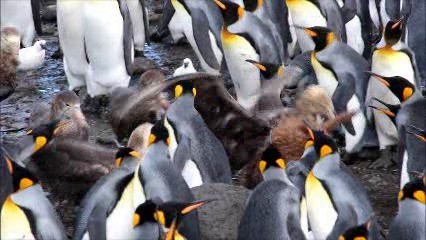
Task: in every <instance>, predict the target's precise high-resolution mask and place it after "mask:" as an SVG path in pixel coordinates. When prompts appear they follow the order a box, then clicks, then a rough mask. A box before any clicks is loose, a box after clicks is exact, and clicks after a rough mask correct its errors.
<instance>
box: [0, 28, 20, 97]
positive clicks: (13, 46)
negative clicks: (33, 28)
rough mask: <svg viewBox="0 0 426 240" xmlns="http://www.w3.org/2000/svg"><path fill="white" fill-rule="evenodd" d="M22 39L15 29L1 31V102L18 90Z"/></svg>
mask: <svg viewBox="0 0 426 240" xmlns="http://www.w3.org/2000/svg"><path fill="white" fill-rule="evenodd" d="M19 44H20V37H19V33H18V31H17V30H16V29H15V28H10V27H9V28H4V29H2V30H1V45H0V46H1V47H0V51H1V54H0V101H3V100H4V99H6V98H7V97H9V96H10V95H11V94H12V93H13V92H14V91H15V88H16V85H17V83H16V66H17V65H18V55H19Z"/></svg>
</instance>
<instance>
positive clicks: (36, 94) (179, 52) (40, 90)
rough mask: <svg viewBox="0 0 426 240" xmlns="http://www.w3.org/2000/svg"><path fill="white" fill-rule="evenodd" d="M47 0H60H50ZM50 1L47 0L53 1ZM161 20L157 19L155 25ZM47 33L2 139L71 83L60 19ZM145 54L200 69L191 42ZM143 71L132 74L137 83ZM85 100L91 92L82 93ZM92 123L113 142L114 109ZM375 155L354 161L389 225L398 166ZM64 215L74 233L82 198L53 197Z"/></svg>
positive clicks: (94, 132) (12, 102)
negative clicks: (382, 164) (376, 160)
mask: <svg viewBox="0 0 426 240" xmlns="http://www.w3.org/2000/svg"><path fill="white" fill-rule="evenodd" d="M47 2H50V3H51V2H54V1H52V0H47ZM47 2H45V3H44V5H47ZM160 11H161V5H159V4H158V3H157V2H156V1H154V0H152V4H151V5H150V15H151V19H153V20H156V19H158V17H159V15H158V13H159V12H160ZM153 26H155V22H153V23H151V27H153ZM43 31H44V34H43V35H42V36H40V38H42V39H45V40H47V54H46V61H45V63H44V65H43V67H42V68H40V69H38V70H34V71H31V72H25V73H22V72H20V73H18V87H17V89H16V91H15V93H14V94H12V95H11V96H10V97H9V98H8V99H7V100H5V101H3V102H2V103H1V108H0V113H1V117H0V130H1V141H2V142H3V143H6V144H10V143H13V142H15V141H16V140H18V139H19V138H20V137H21V136H22V135H24V134H25V129H26V127H27V124H28V119H29V116H30V113H31V109H32V108H33V107H34V106H35V105H36V104H39V103H40V102H48V101H50V98H51V96H52V95H53V94H54V93H56V92H59V91H62V90H65V89H67V82H66V77H65V73H64V70H63V64H62V59H55V58H53V57H52V55H53V54H54V52H55V51H56V50H57V49H58V47H59V42H58V37H57V28H56V23H55V22H54V21H46V20H44V22H43ZM145 49H146V50H145V57H146V58H147V59H150V60H152V62H153V63H154V65H155V66H156V67H160V68H161V69H163V70H164V71H165V72H166V73H167V74H168V76H170V75H171V74H172V73H173V69H175V68H176V67H177V66H178V65H180V64H181V63H182V60H183V59H184V58H187V57H189V58H191V59H192V60H193V61H194V65H195V67H196V68H197V69H200V65H199V63H198V62H197V59H196V57H195V55H194V53H193V51H192V49H191V47H190V46H189V45H187V44H181V45H171V44H167V43H151V44H150V45H148V46H146V48H145ZM136 79H138V76H134V77H133V78H132V84H134V83H135V81H136ZM79 95H80V97H81V99H82V101H83V100H84V98H85V97H86V96H85V93H84V91H81V92H80V93H79ZM85 115H86V117H87V120H88V122H89V124H90V126H91V131H90V141H91V142H98V143H99V144H107V145H109V146H111V143H112V140H113V139H114V134H113V133H112V130H111V127H110V126H109V124H108V109H105V111H104V112H102V113H101V114H92V113H85ZM370 163H371V161H369V160H368V161H355V162H354V163H353V164H352V165H350V166H349V167H350V168H351V169H352V171H353V172H354V173H355V174H356V175H357V177H358V178H359V179H360V181H361V182H362V183H363V184H364V186H365V187H366V188H367V191H368V193H369V195H370V198H371V201H372V203H373V206H374V209H375V212H376V215H377V216H378V220H379V222H380V223H381V225H382V226H383V227H384V228H385V229H387V228H388V226H389V224H390V222H391V220H392V219H393V216H394V215H395V214H396V212H397V193H398V178H399V177H398V176H399V174H398V171H397V169H396V167H392V168H390V169H387V170H372V169H369V168H368V165H369V164H370ZM52 200H53V202H54V205H55V207H56V208H57V210H58V213H59V215H60V216H61V219H62V220H63V221H64V224H65V225H66V228H67V232H68V234H71V232H72V225H73V221H74V215H75V207H76V204H77V203H78V201H79V199H78V198H77V197H75V198H73V199H57V198H53V199H52Z"/></svg>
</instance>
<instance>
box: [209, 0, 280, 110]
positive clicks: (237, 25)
mask: <svg viewBox="0 0 426 240" xmlns="http://www.w3.org/2000/svg"><path fill="white" fill-rule="evenodd" d="M214 2H215V3H216V4H217V5H218V7H219V9H220V11H221V13H222V15H223V18H224V26H223V28H222V45H223V51H224V55H225V59H226V64H227V66H228V70H229V73H230V75H231V78H232V82H233V84H234V87H235V92H236V95H237V101H238V102H239V103H240V104H241V106H243V107H244V108H246V109H249V108H251V107H252V106H253V105H254V104H255V103H256V101H257V99H256V96H257V92H258V90H259V88H260V81H259V79H260V73H259V69H257V68H256V67H255V66H253V65H252V64H250V63H247V62H246V60H247V59H250V60H254V61H257V62H267V63H273V64H282V62H281V58H280V55H279V47H278V45H277V43H276V41H275V38H274V36H273V34H272V32H271V31H270V29H269V28H268V27H267V26H266V25H265V24H264V23H262V21H261V20H260V19H259V18H257V17H256V16H255V15H253V13H250V12H247V11H245V10H244V9H243V8H242V7H241V6H240V5H238V4H235V3H233V2H230V1H228V0H221V1H219V0H214Z"/></svg>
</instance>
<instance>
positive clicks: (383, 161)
mask: <svg viewBox="0 0 426 240" xmlns="http://www.w3.org/2000/svg"><path fill="white" fill-rule="evenodd" d="M393 158H394V153H393V151H392V147H386V148H385V149H383V150H381V151H380V157H379V158H378V159H377V160H376V161H374V162H373V163H372V164H370V166H369V168H371V169H379V168H389V167H390V166H392V165H394V160H393Z"/></svg>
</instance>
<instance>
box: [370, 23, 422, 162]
mask: <svg viewBox="0 0 426 240" xmlns="http://www.w3.org/2000/svg"><path fill="white" fill-rule="evenodd" d="M402 25H403V20H402V19H401V20H399V21H397V22H393V21H389V22H388V23H387V24H386V28H385V29H384V33H383V38H382V42H381V43H379V45H378V47H377V49H376V50H374V52H373V56H372V60H371V61H372V65H371V71H372V72H374V73H376V74H379V75H381V76H384V77H392V76H400V77H403V78H406V79H407V80H408V81H410V82H411V83H412V84H414V85H417V81H418V79H417V76H416V74H417V73H416V72H417V70H416V69H417V67H416V64H415V60H414V56H413V54H412V52H411V50H410V49H409V48H408V47H407V46H406V45H405V44H404V43H402V42H401V36H402ZM383 44H384V46H383ZM373 97H375V98H377V99H379V100H381V101H383V102H386V103H388V104H394V105H395V104H399V103H400V101H399V100H398V98H397V97H396V96H395V95H394V94H392V92H391V91H390V90H389V89H388V88H386V87H384V86H383V84H382V83H380V82H379V81H377V80H376V79H374V77H370V80H369V83H368V91H367V97H366V101H367V104H368V103H369V102H370V101H371V99H372V98H373ZM367 113H368V117H369V118H373V119H374V124H375V126H376V132H377V136H378V140H379V145H380V154H381V157H380V158H379V159H377V160H376V162H374V163H373V164H372V167H374V168H375V167H385V166H387V165H389V161H388V160H389V157H388V156H390V155H391V154H392V152H391V147H392V146H393V145H396V144H397V142H396V141H395V139H396V137H397V135H398V133H397V132H395V131H394V130H393V129H392V128H389V126H392V123H391V122H390V120H389V119H388V118H387V117H386V116H385V115H383V114H380V113H377V112H371V111H368V112H367Z"/></svg>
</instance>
